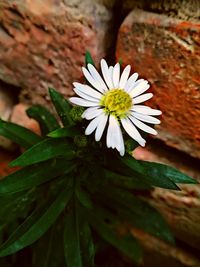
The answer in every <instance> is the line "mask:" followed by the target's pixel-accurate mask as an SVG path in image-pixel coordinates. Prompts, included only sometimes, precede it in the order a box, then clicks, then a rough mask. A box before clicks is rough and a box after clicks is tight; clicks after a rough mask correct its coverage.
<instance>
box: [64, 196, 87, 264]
mask: <svg viewBox="0 0 200 267" xmlns="http://www.w3.org/2000/svg"><path fill="white" fill-rule="evenodd" d="M64 251H65V260H66V263H67V266H73V267H83V264H82V258H81V247H80V228H79V221H78V211H77V208H76V204H75V199H73V203H72V208H71V209H70V210H69V211H68V214H67V215H66V220H65V233H64Z"/></svg>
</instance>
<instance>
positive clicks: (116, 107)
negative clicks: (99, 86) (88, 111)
mask: <svg viewBox="0 0 200 267" xmlns="http://www.w3.org/2000/svg"><path fill="white" fill-rule="evenodd" d="M100 105H101V106H103V107H104V110H105V112H106V113H108V114H112V115H115V116H117V117H124V116H125V115H126V113H127V111H129V110H130V108H131V106H132V98H131V97H130V95H129V94H128V93H126V92H125V91H124V90H122V89H112V90H110V91H108V92H106V94H105V95H104V96H103V97H102V99H101V102H100Z"/></svg>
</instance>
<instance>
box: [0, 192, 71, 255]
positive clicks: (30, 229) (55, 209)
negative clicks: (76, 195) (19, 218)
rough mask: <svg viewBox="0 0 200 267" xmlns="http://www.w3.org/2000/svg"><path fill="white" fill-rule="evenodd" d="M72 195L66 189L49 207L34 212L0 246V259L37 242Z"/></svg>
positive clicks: (43, 206)
mask: <svg viewBox="0 0 200 267" xmlns="http://www.w3.org/2000/svg"><path fill="white" fill-rule="evenodd" d="M72 193H73V191H72V189H71V188H66V189H65V190H63V191H62V192H61V193H60V194H59V196H58V197H57V198H56V199H55V200H54V201H53V202H52V203H51V204H50V206H46V205H42V206H41V207H40V208H38V209H37V210H35V211H34V212H33V213H32V214H31V215H30V216H29V217H28V218H27V219H26V220H25V222H24V223H22V224H21V225H20V226H19V227H18V228H17V229H16V231H15V232H14V233H13V234H12V235H11V236H10V238H9V239H8V240H7V241H6V242H5V243H4V244H2V245H1V247H0V257H4V256H7V255H10V254H13V253H15V252H17V251H19V250H21V249H23V248H25V247H27V246H29V245H31V244H32V243H34V242H35V241H36V240H38V239H39V238H40V237H41V236H42V235H43V234H44V233H45V232H46V231H47V230H48V229H49V227H50V226H51V225H52V224H53V223H54V222H55V221H56V219H57V218H58V216H59V215H60V214H61V213H62V212H63V210H64V209H65V207H66V205H67V203H68V201H69V200H70V198H71V196H72Z"/></svg>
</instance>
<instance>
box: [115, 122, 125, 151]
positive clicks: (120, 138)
mask: <svg viewBox="0 0 200 267" xmlns="http://www.w3.org/2000/svg"><path fill="white" fill-rule="evenodd" d="M117 126H118V127H117V128H116V131H117V146H116V149H117V150H118V151H119V153H120V155H121V156H123V155H124V153H125V148H124V140H123V136H122V131H121V128H120V125H119V123H118V122H117Z"/></svg>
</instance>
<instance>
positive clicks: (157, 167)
mask: <svg viewBox="0 0 200 267" xmlns="http://www.w3.org/2000/svg"><path fill="white" fill-rule="evenodd" d="M140 163H141V164H142V166H143V167H144V168H145V170H146V172H147V173H148V174H149V175H150V176H152V177H154V178H157V179H162V180H163V179H170V180H171V181H172V182H174V183H180V184H198V181H197V180H195V179H193V178H191V177H189V176H188V175H186V174H184V173H182V172H180V171H178V170H176V169H175V168H172V167H170V166H167V165H164V164H161V163H156V162H147V161H140Z"/></svg>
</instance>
